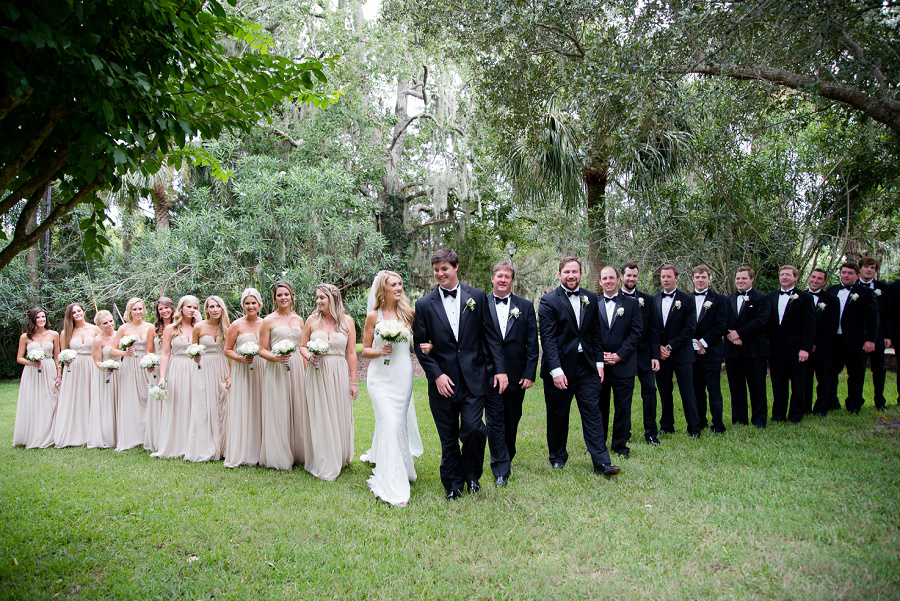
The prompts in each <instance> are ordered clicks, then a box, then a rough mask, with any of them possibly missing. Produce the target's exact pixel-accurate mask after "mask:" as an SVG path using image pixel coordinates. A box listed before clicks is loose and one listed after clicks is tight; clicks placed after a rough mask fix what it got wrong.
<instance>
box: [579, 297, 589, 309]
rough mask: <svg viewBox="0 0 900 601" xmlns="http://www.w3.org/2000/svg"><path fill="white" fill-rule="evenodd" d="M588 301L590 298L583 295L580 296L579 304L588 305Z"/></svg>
mask: <svg viewBox="0 0 900 601" xmlns="http://www.w3.org/2000/svg"><path fill="white" fill-rule="evenodd" d="M590 302H591V299H589V298H588V297H586V296H584V295H582V296H581V306H583V307H586V306H587V305H588V303H590Z"/></svg>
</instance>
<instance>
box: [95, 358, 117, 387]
mask: <svg viewBox="0 0 900 601" xmlns="http://www.w3.org/2000/svg"><path fill="white" fill-rule="evenodd" d="M120 366H121V364H120V363H119V362H118V361H116V360H115V359H107V360H106V361H104V362H103V363H101V364H100V369H103V370H105V371H106V383H107V384H109V377H110V376H111V375H112V372H114V371H118V370H119V367H120Z"/></svg>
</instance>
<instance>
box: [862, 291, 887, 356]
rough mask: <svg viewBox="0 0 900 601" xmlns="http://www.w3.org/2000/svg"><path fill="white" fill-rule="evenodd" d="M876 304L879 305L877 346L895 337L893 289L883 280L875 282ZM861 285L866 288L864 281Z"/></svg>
mask: <svg viewBox="0 0 900 601" xmlns="http://www.w3.org/2000/svg"><path fill="white" fill-rule="evenodd" d="M874 282H875V290H873V292H874V293H875V302H876V303H877V304H878V338H879V340H880V342H879V341H878V340H876V344H884V339H885V338H890V337H891V336H892V335H893V330H894V325H893V321H894V320H893V315H892V314H891V302H892V299H891V287H890V286H889V285H888V284H887V282H883V281H881V280H875V281H874ZM859 284H860V285H861V286H862V287H863V288H865V287H866V286H865V284H863V283H862V281H860V282H859Z"/></svg>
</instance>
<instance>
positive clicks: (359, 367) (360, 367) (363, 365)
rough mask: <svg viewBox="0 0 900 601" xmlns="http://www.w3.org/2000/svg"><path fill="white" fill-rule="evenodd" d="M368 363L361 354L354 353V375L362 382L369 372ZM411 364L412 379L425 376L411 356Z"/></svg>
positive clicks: (414, 358)
mask: <svg viewBox="0 0 900 601" xmlns="http://www.w3.org/2000/svg"><path fill="white" fill-rule="evenodd" d="M369 361H370V359H366V358H365V357H363V356H362V353H356V375H357V377H358V378H359V379H360V381H362V382H364V381H365V380H366V372H367V371H368V370H369ZM378 361H380V359H378ZM412 364H413V378H421V377H422V376H424V375H425V370H424V369H422V366H421V365H419V360H418V358H416V356H415V355H413V356H412Z"/></svg>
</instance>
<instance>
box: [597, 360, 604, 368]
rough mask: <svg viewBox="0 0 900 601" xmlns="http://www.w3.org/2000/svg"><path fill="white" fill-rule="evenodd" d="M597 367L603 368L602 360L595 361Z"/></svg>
mask: <svg viewBox="0 0 900 601" xmlns="http://www.w3.org/2000/svg"><path fill="white" fill-rule="evenodd" d="M597 369H603V362H602V361H597Z"/></svg>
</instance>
